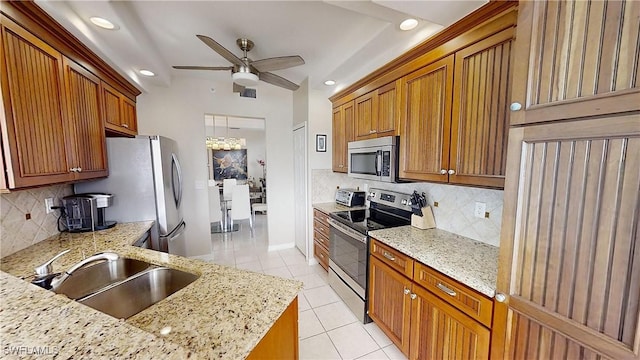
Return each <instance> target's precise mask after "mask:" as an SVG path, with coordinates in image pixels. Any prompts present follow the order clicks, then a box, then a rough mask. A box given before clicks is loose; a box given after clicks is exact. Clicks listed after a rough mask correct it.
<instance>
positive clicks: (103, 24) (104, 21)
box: [89, 16, 118, 30]
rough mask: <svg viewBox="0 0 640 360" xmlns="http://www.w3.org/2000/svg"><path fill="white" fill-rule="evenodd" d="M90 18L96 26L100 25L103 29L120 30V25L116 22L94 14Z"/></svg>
mask: <svg viewBox="0 0 640 360" xmlns="http://www.w3.org/2000/svg"><path fill="white" fill-rule="evenodd" d="M89 20H91V22H92V23H93V24H94V25H95V26H99V27H101V28H103V29H107V30H118V27H117V26H116V24H114V23H112V22H111V21H109V20H107V19H104V18H101V17H98V16H92V17H90V18H89Z"/></svg>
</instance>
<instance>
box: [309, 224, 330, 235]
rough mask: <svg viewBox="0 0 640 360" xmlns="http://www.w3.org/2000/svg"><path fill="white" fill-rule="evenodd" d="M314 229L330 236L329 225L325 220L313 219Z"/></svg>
mask: <svg viewBox="0 0 640 360" xmlns="http://www.w3.org/2000/svg"><path fill="white" fill-rule="evenodd" d="M313 230H315V231H317V232H319V233H320V234H322V235H324V236H326V237H327V238H328V237H329V225H328V224H327V223H324V222H320V221H318V220H314V221H313Z"/></svg>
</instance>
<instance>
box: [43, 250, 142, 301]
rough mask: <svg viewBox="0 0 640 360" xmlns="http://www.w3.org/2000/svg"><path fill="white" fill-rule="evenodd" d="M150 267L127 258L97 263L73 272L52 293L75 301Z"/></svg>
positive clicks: (139, 261)
mask: <svg viewBox="0 0 640 360" xmlns="http://www.w3.org/2000/svg"><path fill="white" fill-rule="evenodd" d="M151 266H152V264H150V263H148V262H145V261H141V260H136V259H127V258H118V259H117V260H113V261H102V262H98V263H95V264H93V265H90V266H86V267H83V268H81V269H79V270H76V271H75V272H73V273H72V275H69V276H68V277H66V279H65V280H64V281H63V282H62V283H61V284H60V285H59V286H58V287H57V288H55V289H54V292H56V293H57V294H64V295H66V296H67V297H68V298H70V299H73V300H76V299H79V298H81V297H84V296H87V295H90V294H92V293H94V292H96V291H98V290H100V289H102V288H104V287H106V286H109V285H111V284H115V283H118V282H121V281H123V280H126V279H127V278H129V277H131V276H133V275H135V274H137V273H139V272H141V271H144V270H147V269H149V267H151Z"/></svg>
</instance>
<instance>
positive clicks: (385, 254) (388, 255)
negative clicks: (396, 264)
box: [382, 251, 396, 261]
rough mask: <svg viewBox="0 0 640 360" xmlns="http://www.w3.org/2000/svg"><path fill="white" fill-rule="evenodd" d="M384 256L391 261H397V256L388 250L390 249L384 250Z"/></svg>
mask: <svg viewBox="0 0 640 360" xmlns="http://www.w3.org/2000/svg"><path fill="white" fill-rule="evenodd" d="M382 256H384V257H386V258H387V259H389V260H391V261H396V257H395V256H393V254H392V253H390V252H388V251H385V252H383V253H382Z"/></svg>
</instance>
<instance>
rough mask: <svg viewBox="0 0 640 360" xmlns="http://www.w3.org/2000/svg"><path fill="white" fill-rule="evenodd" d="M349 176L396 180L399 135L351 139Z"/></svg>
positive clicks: (388, 180) (384, 180) (383, 180)
mask: <svg viewBox="0 0 640 360" xmlns="http://www.w3.org/2000/svg"><path fill="white" fill-rule="evenodd" d="M348 149H349V162H348V164H349V176H351V177H354V178H358V179H366V180H375V181H381V182H396V180H397V176H398V137H397V136H385V137H381V138H375V139H367V140H360V141H351V142H349V145H348Z"/></svg>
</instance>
